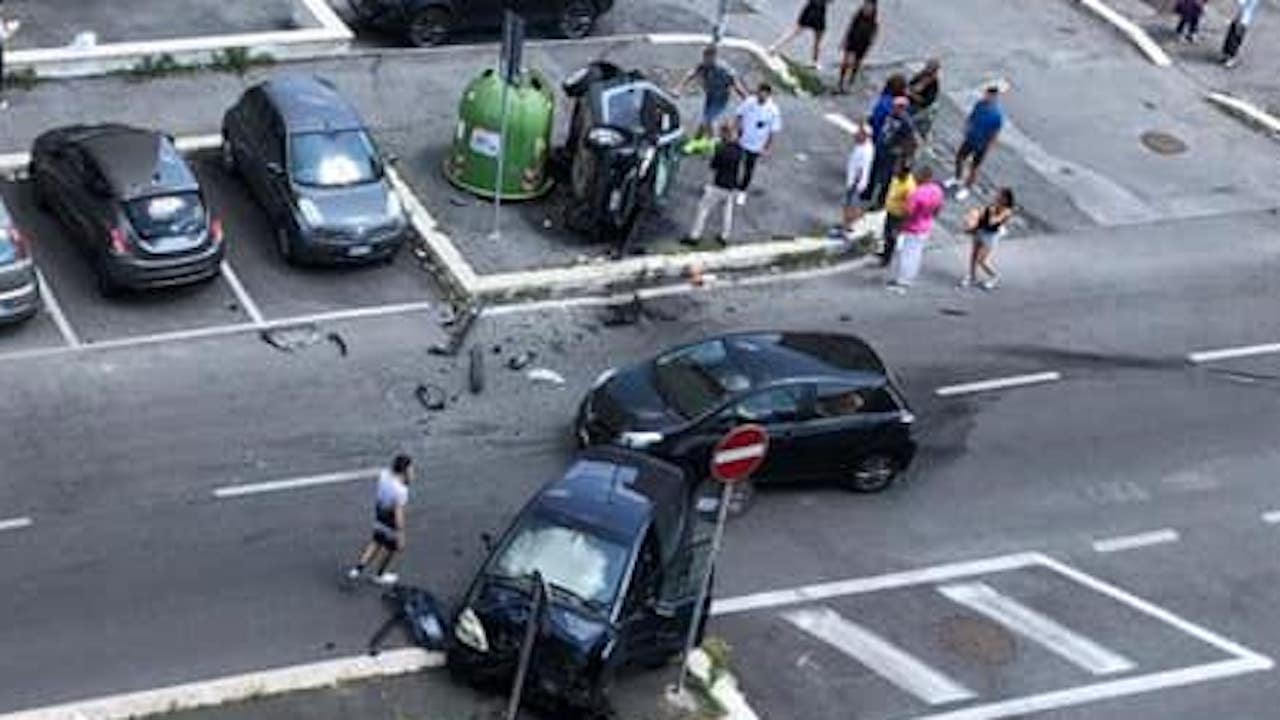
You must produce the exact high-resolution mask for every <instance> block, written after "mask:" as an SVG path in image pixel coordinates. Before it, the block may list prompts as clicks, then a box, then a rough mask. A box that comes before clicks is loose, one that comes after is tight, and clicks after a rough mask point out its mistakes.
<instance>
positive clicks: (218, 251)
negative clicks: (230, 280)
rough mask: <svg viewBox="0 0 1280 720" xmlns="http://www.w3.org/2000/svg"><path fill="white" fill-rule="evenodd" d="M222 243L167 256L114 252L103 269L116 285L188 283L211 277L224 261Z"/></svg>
mask: <svg viewBox="0 0 1280 720" xmlns="http://www.w3.org/2000/svg"><path fill="white" fill-rule="evenodd" d="M222 255H223V246H222V245H221V244H218V245H211V246H209V247H208V248H206V249H204V250H201V251H199V252H195V253H191V254H186V255H181V256H176V257H166V258H141V257H133V256H115V257H109V258H107V262H106V263H104V265H103V270H104V271H105V272H106V273H107V278H108V279H109V280H110V281H111V283H112V284H113V285H116V286H118V287H125V288H132V289H136V290H145V289H150V288H162V287H172V286H176V285H188V284H191V283H197V282H200V281H202V280H208V279H209V278H211V277H213V276H214V275H217V274H218V271H219V269H220V267H221V265H222Z"/></svg>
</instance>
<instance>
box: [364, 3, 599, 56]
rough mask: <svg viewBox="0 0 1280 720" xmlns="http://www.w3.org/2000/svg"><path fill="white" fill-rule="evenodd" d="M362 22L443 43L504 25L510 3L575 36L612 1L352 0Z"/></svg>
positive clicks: (418, 41) (425, 42)
mask: <svg viewBox="0 0 1280 720" xmlns="http://www.w3.org/2000/svg"><path fill="white" fill-rule="evenodd" d="M349 2H350V3H351V7H352V8H353V9H354V10H355V14H356V19H357V21H358V22H359V23H360V24H363V25H368V26H371V27H376V28H380V29H383V30H388V31H391V32H395V33H398V34H401V35H403V36H404V37H405V38H406V39H407V40H408V41H409V42H410V43H412V44H414V45H416V46H418V47H427V46H431V45H439V44H440V43H443V42H445V41H446V40H448V39H449V36H450V35H451V34H453V33H454V32H456V31H459V30H492V29H496V28H499V27H501V26H502V12H503V10H505V9H508V8H510V9H511V10H514V11H515V12H517V13H519V14H520V15H522V16H523V17H524V18H525V19H526V20H528V21H529V22H530V23H531V24H534V25H547V26H551V27H553V28H554V29H555V30H556V31H557V33H558V34H559V35H561V36H562V37H566V38H569V39H572V40H577V39H578V38H582V37H586V36H587V35H588V34H590V33H591V28H592V27H593V26H595V23H596V20H597V19H598V18H599V17H600V16H601V15H603V14H605V13H606V12H608V11H609V9H610V8H611V7H612V6H613V0H516V1H514V2H503V1H501V0H349Z"/></svg>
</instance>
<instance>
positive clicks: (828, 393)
mask: <svg viewBox="0 0 1280 720" xmlns="http://www.w3.org/2000/svg"><path fill="white" fill-rule="evenodd" d="M897 409H898V407H897V403H895V402H894V401H893V398H892V397H891V396H890V395H889V393H888V391H887V390H885V389H884V388H882V387H880V388H859V387H853V386H850V385H841V384H837V383H820V384H819V385H818V386H817V388H816V389H815V391H814V398H813V414H814V416H815V417H818V418H837V417H848V416H850V415H865V414H871V413H885V412H893V411H895V410H897Z"/></svg>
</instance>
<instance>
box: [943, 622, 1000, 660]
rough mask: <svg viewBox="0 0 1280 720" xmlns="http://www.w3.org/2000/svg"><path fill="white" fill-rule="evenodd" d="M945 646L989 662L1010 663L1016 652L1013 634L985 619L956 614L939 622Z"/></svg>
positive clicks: (972, 657) (958, 653)
mask: <svg viewBox="0 0 1280 720" xmlns="http://www.w3.org/2000/svg"><path fill="white" fill-rule="evenodd" d="M938 634H939V637H940V640H941V641H942V645H943V647H945V648H947V649H948V650H950V651H952V652H954V653H956V654H957V655H961V656H963V657H965V658H968V659H971V660H974V661H976V662H980V663H983V664H986V665H1007V664H1009V663H1010V662H1011V661H1012V660H1013V656H1014V655H1015V654H1017V645H1016V643H1015V641H1014V639H1013V635H1012V634H1011V633H1010V632H1009V631H1008V630H1006V629H1004V628H1003V627H1000V626H999V625H996V624H995V623H993V622H991V621H989V620H985V619H982V618H975V617H966V616H963V615H953V616H952V617H949V618H947V619H945V620H943V621H942V622H941V623H939V628H938Z"/></svg>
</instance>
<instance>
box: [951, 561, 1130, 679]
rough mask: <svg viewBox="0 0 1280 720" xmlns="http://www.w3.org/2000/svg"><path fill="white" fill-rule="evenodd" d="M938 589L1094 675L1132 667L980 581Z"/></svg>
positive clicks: (1098, 645) (1093, 643) (1116, 654)
mask: <svg viewBox="0 0 1280 720" xmlns="http://www.w3.org/2000/svg"><path fill="white" fill-rule="evenodd" d="M938 592H940V593H942V594H943V595H944V596H945V597H946V598H947V599H948V600H951V601H952V602H955V603H958V604H960V605H963V606H965V607H967V608H969V609H970V610H973V611H974V612H976V613H978V614H980V615H982V616H984V617H986V618H987V619H989V620H991V621H993V622H996V623H999V624H1001V625H1003V626H1004V627H1006V628H1008V629H1009V630H1011V631H1013V632H1015V633H1017V634H1019V635H1021V636H1023V637H1025V638H1027V639H1028V640H1031V641H1033V642H1036V643H1038V644H1040V645H1042V646H1043V647H1044V648H1045V649H1047V650H1049V651H1050V652H1052V653H1054V654H1055V655H1057V656H1059V657H1061V658H1062V659H1064V660H1067V661H1068V662H1071V663H1074V664H1075V665H1077V666H1079V667H1081V668H1084V669H1085V670H1088V671H1089V672H1091V673H1093V674H1094V675H1113V674H1116V673H1122V672H1127V671H1129V670H1132V669H1133V668H1135V667H1136V665H1135V664H1134V662H1133V661H1132V660H1130V659H1129V658H1126V657H1125V656H1123V655H1120V654H1119V653H1116V652H1114V651H1112V650H1109V649H1107V648H1105V647H1103V646H1102V645H1100V644H1098V643H1096V642H1094V641H1093V640H1090V639H1089V638H1087V637H1084V636H1083V635H1080V634H1079V633H1077V632H1075V631H1073V630H1071V629H1070V628H1067V627H1065V626H1064V625H1062V624H1061V623H1059V622H1057V621H1056V620H1054V619H1052V618H1050V617H1047V616H1045V615H1043V614H1041V613H1040V612H1038V611H1036V610H1034V609H1032V608H1029V607H1027V606H1026V605H1023V604H1022V603H1020V602H1018V601H1017V600H1014V599H1013V598H1011V597H1008V596H1006V595H1001V594H1000V593H999V592H997V591H996V590H995V589H994V588H992V587H991V586H990V585H987V584H986V583H982V582H966V583H953V584H950V585H941V586H939V587H938Z"/></svg>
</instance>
